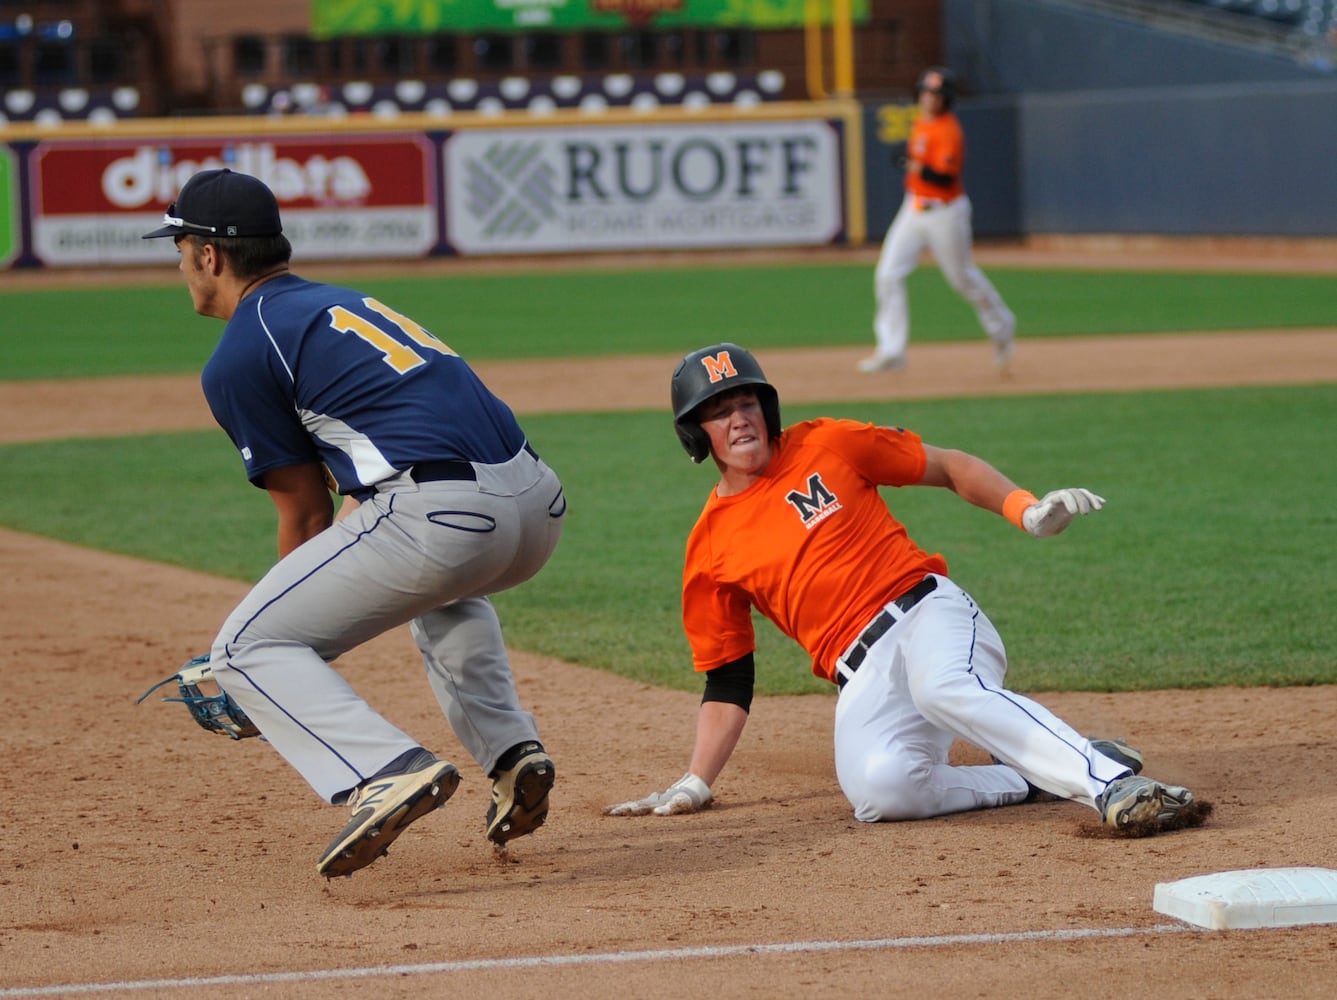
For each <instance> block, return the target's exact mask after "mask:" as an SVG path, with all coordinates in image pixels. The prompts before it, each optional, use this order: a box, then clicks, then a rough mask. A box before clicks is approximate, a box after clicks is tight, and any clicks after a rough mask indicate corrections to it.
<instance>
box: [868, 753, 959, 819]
mask: <svg viewBox="0 0 1337 1000" xmlns="http://www.w3.org/2000/svg"><path fill="white" fill-rule="evenodd" d="M846 784H847V787H846V797H847V798H848V799H849V801H850V805H852V806H854V818H855V819H857V820H859V822H861V823H884V822H895V821H898V820H907V819H924V818H926V817H928V816H933V815H936V814H937V810H936V808H935V803H934V802H933V801H932V800H933V796H932V794H931V793H930V789H929V784H928V766H927V764H926V763H925V764H924V765H923V766H910V767H907V766H906V761H905V758H904V757H900V756H891V755H888V754H872V755H870V756H869V757H868V759H867V760H866V761H865V762H864V765H863V768H862V769H861V771H860V774H859V775H858V779H857V780H856V781H852V782H847V783H846Z"/></svg>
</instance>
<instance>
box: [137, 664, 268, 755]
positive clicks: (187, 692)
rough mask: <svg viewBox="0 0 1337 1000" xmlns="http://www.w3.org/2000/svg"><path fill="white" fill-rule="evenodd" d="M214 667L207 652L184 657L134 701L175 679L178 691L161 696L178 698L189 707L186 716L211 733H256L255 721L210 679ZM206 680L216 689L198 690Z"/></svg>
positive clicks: (238, 735) (241, 735) (238, 737)
mask: <svg viewBox="0 0 1337 1000" xmlns="http://www.w3.org/2000/svg"><path fill="white" fill-rule="evenodd" d="M213 676H214V671H213V668H212V667H211V666H209V654H208V653H205V654H204V655H203V656H197V657H195V658H194V659H192V660H187V661H186V662H185V663H184V664H182V665H181V669H180V670H178V671H177V672H176V673H174V674H173V675H172V676H171V677H168V678H167V679H166V680H161V681H159V682H158V683H157V684H155V685H153V687H151V688H149V689H148V690H147V691H145V692H144V693H143V694H142V695H140V696H139V701H136V702H135V704H136V705H138V704H140V702H142V701H143V700H144V699H145V698H147V697H148V696H149V695H151V694H153V692H154V691H157V690H158V688H160V687H162V686H163V685H165V684H170V683H171V682H172V681H176V689H177V691H179V692H180V693H181V697H179V698H164V699H163V701H179V702H181V703H182V704H183V705H185V706H186V708H188V709H190V716H191V718H192V719H194V720H195V721H196V722H198V723H199V724H200V725H201V726H203V727H204V728H205V729H207V730H209V732H211V733H226V734H227V735H228V736H231V737H232V738H233V739H234V740H244V739H246V737H248V736H259V735H260V730H258V729H256V728H255V723H254V722H252V721H251V720H250V718H248V717H247V715H246V713H245V712H243V711H242V710H241V706H240V705H238V704H237V703H236V702H235V701H233V700H232V699H231V698H230V697H229V696H228V693H227V692H226V691H224V690H223V689H222V688H220V687H218V682H217V681H216V680H214V679H213ZM206 681H207V682H209V683H210V684H212V685H213V686H214V687H215V688H217V690H218V693H217V694H212V695H208V694H205V693H204V692H202V691H201V690H200V684H202V683H204V682H206Z"/></svg>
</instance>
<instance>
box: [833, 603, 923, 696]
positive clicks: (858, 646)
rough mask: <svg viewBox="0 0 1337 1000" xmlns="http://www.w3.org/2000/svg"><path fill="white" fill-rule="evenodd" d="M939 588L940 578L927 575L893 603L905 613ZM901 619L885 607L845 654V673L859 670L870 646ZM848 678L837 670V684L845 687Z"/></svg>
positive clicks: (843, 661)
mask: <svg viewBox="0 0 1337 1000" xmlns="http://www.w3.org/2000/svg"><path fill="white" fill-rule="evenodd" d="M937 589H938V578H937V577H936V576H926V577H924V579H922V580H920V581H919V582H918V583H917V584H915V585H914V586H913V587H911V588H910V589H909V590H907V591H906V592H905V593H904V594H902V595H901V596H900V597H898V598H896V600H894V601H892V602H891V603H892V604H893V605H894V606H895V607H896V608H898V609H899V610H900V611H901V613H902V615H903V614H905V613H906V612H908V611H909V610H910V609H911V608H913V607H914V606H915V605H916V604H918V603H919V602H920V601H922V600H923V599H924V598H925V597H927V596H928V595H929V594H931V593H933V592H934V591H935V590H937ZM900 620H901V619H900V617H899V616H897V615H893V614H892V613H891V612H890V611H887V610H886V609H885V608H884V609H883V610H882V611H881V612H880V613H879V614H878V616H877V617H876V618H874V619H873V621H872V624H870V625H869V626H868V627H867V628H866V629H864V630H863V632H862V633H860V635H859V638H858V639H856V640H854V646H853V647H852V648H851V649H850V651H849V652H848V653H846V654H845V657H844V659H843V660H842V661H841V662H842V663H844V664H845V673H848V674H853V673H854V672H855V671H856V670H858V669H859V665H860V664H861V663H863V661H864V658H865V657H867V656H868V650H869V647H871V646H872V645H873V643H875V642H877V640H879V639H881V638H882V637H883V636H884V635H886V634H887V633H888V632H890V631H891V627H892V626H893V625H895V624H896V623H897V622H898V621H900ZM847 680H849V678H848V677H847V676H845V674H842V673H840V672H839V670H837V672H836V684H838V685H839V686H840V687H844V686H845V682H846V681H847Z"/></svg>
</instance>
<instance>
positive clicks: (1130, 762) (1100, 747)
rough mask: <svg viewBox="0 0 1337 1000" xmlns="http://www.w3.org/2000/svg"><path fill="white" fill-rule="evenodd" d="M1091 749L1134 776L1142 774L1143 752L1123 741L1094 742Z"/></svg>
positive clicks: (1116, 739)
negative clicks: (1126, 769)
mask: <svg viewBox="0 0 1337 1000" xmlns="http://www.w3.org/2000/svg"><path fill="white" fill-rule="evenodd" d="M1091 749H1092V750H1094V751H1096V753H1098V754H1100V755H1101V756H1102V757H1108V758H1109V759H1110V760H1112V761H1114V762H1115V763H1117V764H1120V765H1122V766H1123V767H1126V768H1128V770H1130V771H1132V772H1133V773H1134V774H1141V773H1142V751H1141V750H1135V749H1134V748H1133V747H1130V746H1129V745H1128V744H1127V743H1125V742H1124V741H1123V740H1121V739H1118V738H1115V739H1112V740H1092V741H1091Z"/></svg>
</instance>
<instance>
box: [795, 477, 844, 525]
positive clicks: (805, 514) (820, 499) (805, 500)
mask: <svg viewBox="0 0 1337 1000" xmlns="http://www.w3.org/2000/svg"><path fill="white" fill-rule="evenodd" d="M785 499H786V500H787V501H789V505H790V506H791V507H793V508H794V509H795V510H796V511H798V516H799V517H800V518H801V519H802V520H803V526H804V527H805V528H807V529H809V530H811V529H813V528H815V527H816V526H817V525H819V524H821V523H822V522H823V521H825V520H826V519H827V518H828V517H830V516H831V515H832V514H834V513H835V512H836V511H838V510H840V501H839V500H838V499H836V495H835V494H834V493H832V492H831V491H830V490H828V489H827V488H826V484H825V483H823V482H822V474H821V473H820V472H814V473H813V474H812V475H811V476H809V477H808V492H807V493H801V492H799V491H798V490H790V491H789V494H788V496H786V497H785Z"/></svg>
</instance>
